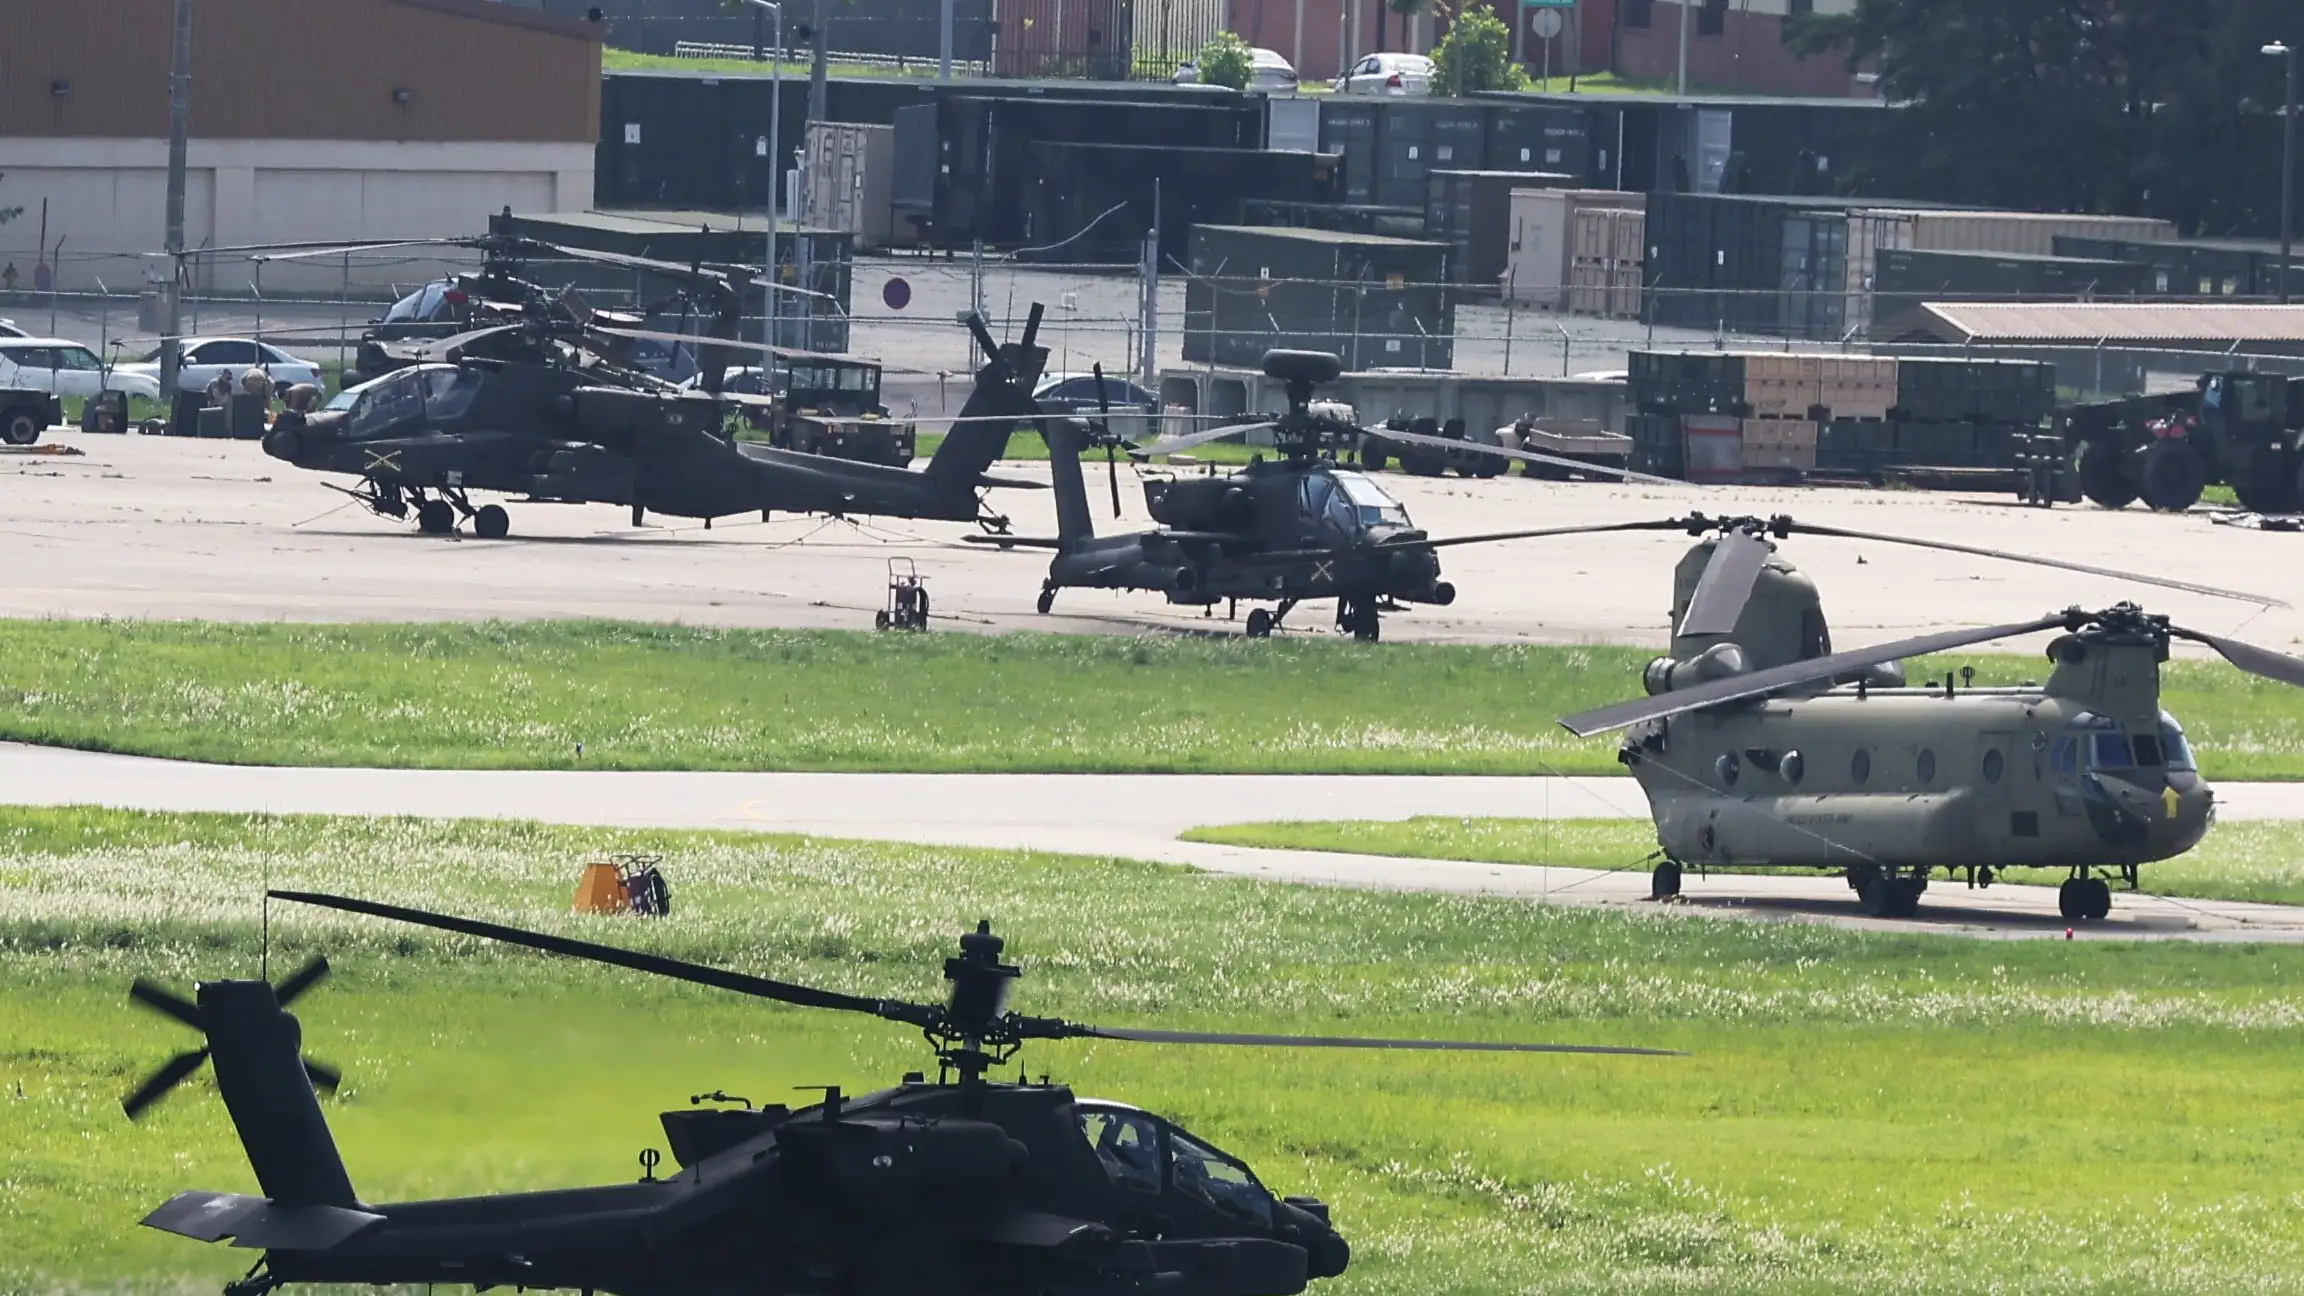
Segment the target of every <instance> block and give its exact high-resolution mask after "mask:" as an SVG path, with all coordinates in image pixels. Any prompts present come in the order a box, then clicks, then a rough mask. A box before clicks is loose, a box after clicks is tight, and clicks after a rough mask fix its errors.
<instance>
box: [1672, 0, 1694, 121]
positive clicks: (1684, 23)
mask: <svg viewBox="0 0 2304 1296" xmlns="http://www.w3.org/2000/svg"><path fill="white" fill-rule="evenodd" d="M1695 7H1696V0H1680V75H1679V78H1678V80H1677V82H1676V84H1678V85H1679V87H1680V90H1679V94H1680V97H1681V98H1683V99H1685V98H1687V97H1688V21H1689V19H1688V11H1689V10H1691V9H1693V8H1695Z"/></svg>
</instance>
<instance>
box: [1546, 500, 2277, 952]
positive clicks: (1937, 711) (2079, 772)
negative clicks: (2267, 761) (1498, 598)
mask: <svg viewBox="0 0 2304 1296" xmlns="http://www.w3.org/2000/svg"><path fill="white" fill-rule="evenodd" d="M1682 529H1685V530H1686V531H1688V533H1689V534H1690V535H1692V536H1703V537H1706V538H1704V539H1702V540H1700V541H1699V543H1698V544H1696V545H1695V546H1694V547H1693V548H1692V549H1691V550H1690V551H1689V553H1688V554H1687V556H1686V557H1685V558H1683V559H1682V561H1681V562H1680V564H1679V567H1678V569H1677V571H1676V573H1675V578H1674V597H1673V617H1674V622H1675V630H1674V635H1673V640H1672V651H1671V655H1670V656H1667V657H1662V658H1658V659H1657V660H1656V661H1654V662H1652V663H1650V664H1649V666H1648V668H1647V670H1646V672H1645V676H1644V679H1643V683H1644V685H1645V687H1646V691H1647V692H1648V694H1649V696H1648V697H1646V698H1642V699H1640V700H1638V701H1632V702H1624V703H1619V704H1617V705H1614V706H1608V707H1602V708H1599V709H1598V710H1594V711H1588V712H1584V713H1582V714H1579V715H1573V716H1569V717H1567V718H1565V719H1563V720H1562V721H1561V722H1560V723H1561V724H1562V726H1563V727H1565V728H1566V729H1568V731H1569V732H1571V733H1574V734H1576V735H1577V736H1578V737H1590V736H1593V735H1596V734H1603V733H1609V732H1613V731H1617V730H1625V731H1626V734H1625V738H1624V742H1623V746H1622V747H1621V749H1620V750H1619V751H1618V753H1617V756H1618V759H1619V760H1620V761H1622V762H1623V764H1624V765H1625V766H1627V767H1628V768H1629V769H1630V770H1631V772H1632V775H1633V777H1634V778H1635V779H1636V780H1637V781H1638V782H1639V784H1640V788H1641V790H1642V792H1644V793H1645V794H1646V796H1647V798H1648V804H1649V810H1650V813H1651V815H1652V817H1653V818H1654V820H1655V824H1656V837H1657V842H1658V845H1659V847H1660V851H1661V855H1662V862H1660V863H1658V864H1657V865H1656V868H1655V873H1654V877H1653V880H1652V888H1653V889H1652V895H1653V896H1654V897H1655V898H1657V899H1660V900H1661V899H1669V898H1671V897H1673V896H1676V895H1678V894H1679V893H1680V889H1681V881H1682V874H1683V870H1684V869H1688V868H1695V869H1708V868H1725V867H1730V866H1733V867H1737V868H1786V869H1817V870H1823V871H1826V872H1832V873H1838V874H1841V875H1842V876H1843V877H1844V878H1845V879H1846V880H1847V883H1848V885H1849V887H1850V888H1851V889H1852V890H1853V891H1854V892H1855V893H1856V896H1857V900H1858V903H1859V905H1860V907H1861V908H1862V910H1863V911H1864V912H1865V913H1866V914H1868V915H1871V916H1874V917H1910V916H1912V914H1913V913H1915V912H1916V911H1917V909H1918V907H1919V904H1920V898H1921V895H1922V894H1923V893H1924V892H1925V891H1926V890H1927V887H1928V879H1929V877H1930V876H1931V874H1932V873H1934V872H1935V871H1936V870H1938V869H1942V870H1944V872H1945V873H1946V874H1947V875H1948V876H1951V877H1961V876H1963V875H1964V876H1965V877H1966V879H1967V882H1968V885H1969V886H1971V887H1976V886H1990V885H1991V884H1992V881H1993V878H1994V876H1995V874H1996V873H1997V872H1998V871H2000V870H2003V869H2007V868H2012V867H2025V868H2047V869H2061V870H2064V871H2065V872H2066V874H2067V876H2066V879H2065V881H2064V883H2063V885H2062V886H2061V887H2060V889H2059V891H2058V894H2057V904H2058V909H2059V911H2060V912H2061V913H2062V914H2063V916H2064V917H2065V918H2066V919H2068V920H2071V921H2076V922H2077V921H2088V920H2100V919H2102V918H2104V917H2105V916H2106V915H2107V914H2109V913H2110V912H2111V908H2112V890H2111V883H2110V881H2108V880H2107V879H2108V877H2116V878H2118V879H2119V880H2120V881H2121V882H2122V883H2124V884H2125V885H2126V886H2127V887H2129V888H2130V889H2134V888H2135V887H2136V886H2137V884H2138V870H2139V869H2140V867H2141V866H2142V865H2145V864H2149V863H2153V862H2155V861H2159V860H2165V859H2170V858H2173V857H2175V856H2177V855H2181V854H2183V853H2184V852H2186V851H2188V850H2190V849H2192V848H2193V847H2194V846H2196V845H2198V844H2199V842H2200V840H2201V837H2202V836H2203V835H2204V834H2205V833H2206V832H2207V829H2208V825H2209V821H2210V811H2211V807H2212V805H2213V801H2214V795H2213V792H2212V790H2211V789H2210V788H2209V786H2208V784H2207V782H2206V781H2205V780H2203V779H2202V778H2201V776H2200V772H2199V767H2198V765H2197V764H2196V763H2195V761H2194V760H2193V757H2192V752H2191V748H2190V746H2189V745H2188V744H2187V742H2186V741H2185V737H2184V731H2183V728H2182V726H2181V724H2180V723H2179V722H2178V720H2177V718H2176V717H2175V716H2173V715H2170V714H2169V713H2168V712H2167V711H2165V710H2164V709H2162V707H2161V705H2160V664H2161V663H2162V662H2165V661H2166V660H2168V654H2169V645H2170V642H2171V641H2172V640H2174V639H2186V640H2191V641H2193V642H2196V643H2200V644H2204V645H2206V646H2207V647H2209V648H2211V649H2213V650H2215V652H2217V653H2218V654H2219V655H2221V656H2222V657H2223V658H2224V659H2225V660H2226V661H2228V662H2230V663H2231V664H2233V665H2234V666H2237V667H2238V668H2240V669H2241V670H2244V671H2247V672H2248V673H2250V674H2253V675H2257V676H2261V677H2263V678H2266V679H2271V680H2277V681H2279V682H2282V683H2286V684H2292V685H2296V686H2299V687H2304V661H2300V660H2298V659H2296V658H2293V657H2288V656H2284V655H2282V654H2279V653H2275V652H2271V651H2268V650H2266V649H2263V648H2258V647H2254V646H2251V645H2249V644H2244V643H2241V642H2239V641H2237V640H2233V639H2227V638H2223V637H2220V636H2217V635H2211V634H2206V633H2204V632H2201V631H2198V630H2190V629H2186V628H2184V627H2182V626H2177V625H2172V624H2170V622H2169V620H2168V618H2166V617H2164V616H2153V615H2149V614H2147V613H2146V612H2144V611H2143V610H2142V609H2141V608H2139V607H2137V606H2136V605H2135V604H2132V603H2119V604H2116V605H2114V606H2112V607H2110V608H2108V609H2105V610H2103V611H2095V612H2091V611H2086V610H2083V609H2081V608H2078V607H2074V608H2071V609H2068V610H2066V611H2063V612H2057V613H2052V614H2050V615H2048V616H2045V617H2042V618H2040V619H2039V620H2036V621H2030V622H2023V623H2019V624H2014V625H1999V626H1990V627H1985V628H1982V629H1974V630H1948V631H1943V632H1939V633H1936V634H1929V635H1921V636H1918V637H1916V638H1911V639H1904V640H1899V641H1897V642H1894V643H1887V644H1881V645H1879V646H1877V647H1872V648H1864V649H1858V650H1855V651H1835V650H1834V648H1833V646H1832V638H1831V631H1830V627H1829V626H1828V624H1827V623H1826V620H1825V617H1824V611H1823V605H1822V602H1821V599H1820V597H1819V595H1818V592H1817V588H1816V585H1815V583H1814V582H1813V581H1812V580H1810V579H1809V578H1808V577H1807V576H1805V575H1803V574H1802V573H1800V572H1799V571H1798V570H1797V569H1795V568H1794V567H1793V566H1792V565H1791V564H1790V563H1789V562H1787V561H1785V560H1784V559H1783V558H1782V557H1781V556H1780V555H1779V554H1778V553H1777V552H1776V549H1775V545H1774V543H1773V541H1775V540H1782V539H1784V538H1786V537H1789V536H1792V535H1796V534H1807V535H1814V536H1820V537H1838V538H1843V539H1855V540H1863V541H1868V542H1878V543H1889V544H1899V545H1913V546H1918V547H1921V548H1927V549H1935V550H1942V551H1948V552H1953V553H1964V554H1971V555H1976V556H1981V557H1992V558H2004V559H2009V560H2012V561H2016V562H2023V563H2028V564H2032V565H2036V566H2046V567H2055V568H2061V569H2064V570H2068V571H2077V572H2083V573H2087V574H2090V575H2096V576H2104V577H2110V578H2113V579H2117V580H2122V581H2129V582H2134V583H2138V584H2145V585H2155V586H2161V587H2164V588H2171V589H2178V590H2183V591H2186V592H2188V593H2193V594H2201V595H2208V596H2213V597H2221V598H2233V599H2240V600H2244V601H2247V602H2252V603H2257V604H2260V605H2264V606H2276V607H2285V606H2287V605H2286V604H2285V603H2283V602H2282V601H2280V600H2278V599H2273V598H2268V597H2265V596H2262V595H2255V594H2245V593H2240V592H2237V591H2232V590H2220V589H2215V588H2211V587H2208V586H2201V585H2193V584H2189V583H2186V582H2183V581H2176V580H2169V579H2165V578H2161V577H2153V576H2142V575H2138V574H2135V573H2131V572H2119V571H2114V570H2111V569H2108V568H2100V567H2092V566H2088V565H2086V564H2081V563H2072V562H2064V561H2060V560H2055V559H2045V558H2037V557H2028V556H2025V555H2019V554H2009V553H2002V552H1999V551H1996V550H1990V549H1982V548H1977V547H1974V546H1968V545H1959V544H1950V543H1945V542H1940V541H1926V540H1914V539H1910V538H1906V537H1899V536H1889V535H1879V534H1874V533H1870V532H1860V531H1850V530H1846V529H1842V528H1837V527H1828V526H1816V525H1812V524H1807V523H1799V522H1795V521H1793V520H1792V519H1790V518H1786V517H1775V518H1707V517H1705V516H1703V515H1702V514H1697V515H1694V516H1692V517H1689V518H1682V519H1672V520H1666V521H1659V522H1634V523H1622V524H1615V525H1612V526H1599V527H1589V528H1576V529H1573V530H1574V533H1588V532H1596V531H1643V530H1645V531H1671V530H1682ZM2047 630H2056V631H2061V632H2062V633H2060V634H2059V635H2058V636H2057V638H2056V639H2055V640H2054V641H2053V642H2051V643H2050V644H2049V646H2048V672H2047V679H2046V682H2045V683H2026V684H2022V685H2019V686H2015V687H2005V688H2001V687H1993V688H1978V687H1969V686H1967V685H1966V684H1965V683H1964V682H1963V681H1962V680H1961V678H1960V677H1959V675H1957V674H1947V675H1946V676H1945V677H1944V678H1943V679H1942V680H1941V681H1940V682H1937V681H1931V682H1927V683H1924V684H1920V685H1917V686H1914V685H1911V684H1909V683H1908V681H1907V680H1906V678H1905V672H1904V669H1903V667H1902V665H1901V663H1902V662H1903V661H1904V660H1905V659H1907V658H1913V657H1920V656H1925V655H1928V654H1932V653H1943V652H1951V651H1954V650H1957V649H1960V648H1964V647H1969V646H1971V645H1975V644H1981V643H1987V642H1991V641H1994V640H2001V639H2012V638H2017V637H2020V636H2024V635H2030V634H2035V633H2039V632H2041V631H2047Z"/></svg>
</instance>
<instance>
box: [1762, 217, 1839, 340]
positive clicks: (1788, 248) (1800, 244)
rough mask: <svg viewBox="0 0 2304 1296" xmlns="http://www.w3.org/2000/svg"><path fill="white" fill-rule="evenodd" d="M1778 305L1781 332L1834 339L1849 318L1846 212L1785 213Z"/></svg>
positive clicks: (1798, 335) (1787, 334)
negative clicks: (1781, 295) (1781, 297)
mask: <svg viewBox="0 0 2304 1296" xmlns="http://www.w3.org/2000/svg"><path fill="white" fill-rule="evenodd" d="M1778 287H1779V289H1780V290H1781V292H1782V294H1783V301H1782V304H1781V306H1780V307H1779V311H1778V314H1779V317H1780V319H1781V321H1782V326H1783V328H1782V331H1783V333H1784V335H1785V336H1786V337H1796V338H1814V339H1818V340H1822V341H1838V340H1839V339H1840V338H1841V337H1842V336H1843V335H1844V334H1845V332H1846V322H1847V317H1848V293H1847V287H1848V217H1847V216H1845V215H1843V214H1841V213H1839V212H1790V213H1786V215H1785V217H1784V250H1783V257H1782V261H1781V263H1780V265H1779V267H1778Z"/></svg>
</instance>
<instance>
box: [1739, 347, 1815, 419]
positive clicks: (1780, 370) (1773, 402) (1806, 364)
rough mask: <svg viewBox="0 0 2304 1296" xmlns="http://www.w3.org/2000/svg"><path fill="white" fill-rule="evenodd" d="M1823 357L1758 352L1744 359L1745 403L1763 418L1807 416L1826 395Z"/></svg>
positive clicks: (1757, 415)
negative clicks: (1824, 394)
mask: <svg viewBox="0 0 2304 1296" xmlns="http://www.w3.org/2000/svg"><path fill="white" fill-rule="evenodd" d="M1822 375H1823V365H1822V361H1821V358H1820V357H1817V356H1808V355H1778V354H1772V353H1768V352H1754V353H1753V354H1752V355H1750V356H1748V357H1746V358H1745V361H1744V403H1745V404H1746V405H1749V406H1751V408H1752V413H1753V414H1754V415H1755V416H1756V417H1759V418H1807V417H1808V411H1809V410H1810V409H1812V408H1813V407H1814V406H1815V405H1816V404H1817V403H1818V402H1819V401H1821V400H1822V398H1823V393H1824V388H1823V378H1822Z"/></svg>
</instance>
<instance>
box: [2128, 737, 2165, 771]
mask: <svg viewBox="0 0 2304 1296" xmlns="http://www.w3.org/2000/svg"><path fill="white" fill-rule="evenodd" d="M2128 746H2129V747H2130V748H2131V749H2133V750H2134V751H2135V753H2136V763H2137V764H2138V765H2139V766H2142V767H2144V768H2146V769H2156V768H2158V767H2159V766H2161V765H2163V764H2165V763H2166V762H2165V761H2163V760H2162V759H2161V758H2160V736H2159V735H2158V734H2137V735H2135V736H2134V737H2132V738H2130V739H2129V740H2128Z"/></svg>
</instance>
